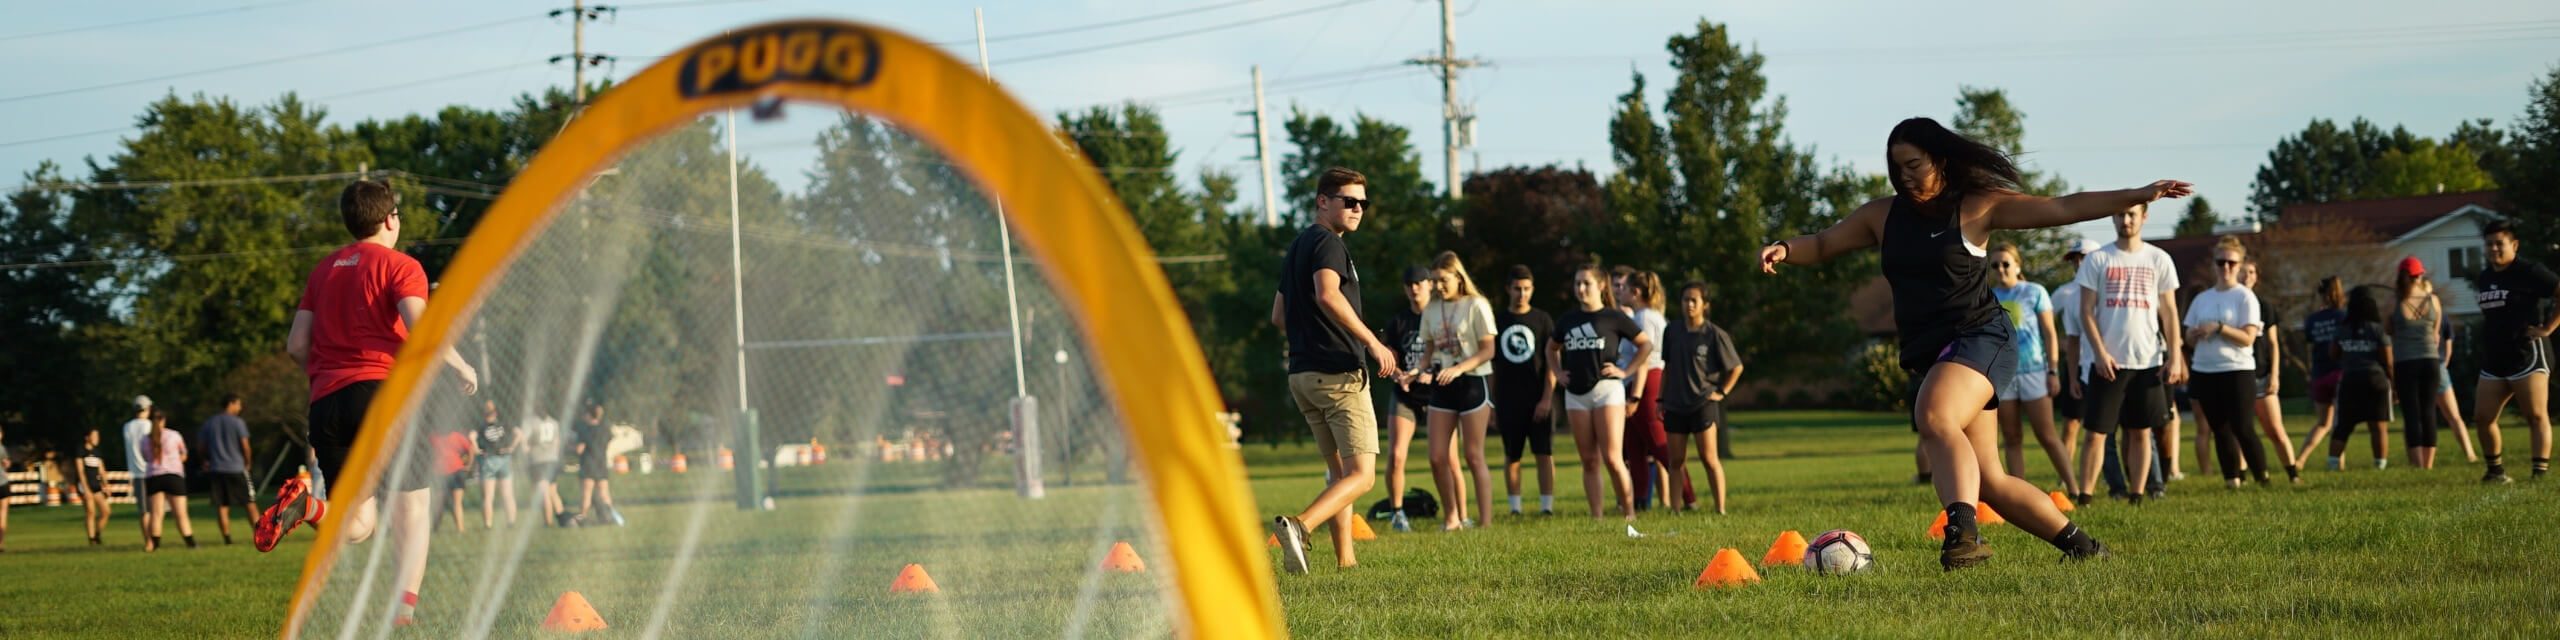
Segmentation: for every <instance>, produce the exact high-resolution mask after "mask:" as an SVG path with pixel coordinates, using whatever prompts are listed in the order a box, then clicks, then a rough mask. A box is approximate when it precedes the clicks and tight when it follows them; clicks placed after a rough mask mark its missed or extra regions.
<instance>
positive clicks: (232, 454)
mask: <svg viewBox="0 0 2560 640" xmlns="http://www.w3.org/2000/svg"><path fill="white" fill-rule="evenodd" d="M196 442H197V443H199V444H202V445H204V473H205V475H206V476H207V478H206V482H205V484H206V489H207V490H209V491H211V492H213V513H214V517H215V520H214V523H215V524H217V525H220V527H221V529H222V543H223V544H231V509H232V507H239V508H240V518H241V519H242V520H251V521H254V520H255V519H256V518H257V505H256V503H254V502H251V501H250V499H249V495H250V493H251V492H250V491H249V457H250V456H249V424H248V423H246V422H241V421H240V394H237V393H232V394H225V395H223V396H222V412H221V413H216V414H213V417H210V418H206V419H205V420H204V425H203V426H200V427H197V428H196Z"/></svg>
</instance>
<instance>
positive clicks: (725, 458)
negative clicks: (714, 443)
mask: <svg viewBox="0 0 2560 640" xmlns="http://www.w3.org/2000/svg"><path fill="white" fill-rule="evenodd" d="M737 467H738V457H737V455H736V454H733V453H730V452H729V448H728V447H721V448H720V470H721V471H728V470H730V469H735V468H737Z"/></svg>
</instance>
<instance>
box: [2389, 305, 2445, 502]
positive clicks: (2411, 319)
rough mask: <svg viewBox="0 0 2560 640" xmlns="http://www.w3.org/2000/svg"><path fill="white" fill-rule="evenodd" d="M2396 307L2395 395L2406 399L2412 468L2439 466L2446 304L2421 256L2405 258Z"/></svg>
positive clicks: (2403, 423)
mask: <svg viewBox="0 0 2560 640" xmlns="http://www.w3.org/2000/svg"><path fill="white" fill-rule="evenodd" d="M2399 271H2400V273H2399V278H2398V280H2399V282H2398V283H2397V286H2395V287H2393V293H2395V294H2397V295H2394V296H2393V297H2392V298H2393V301H2394V304H2393V305H2392V306H2391V312H2390V313H2389V314H2387V315H2386V316H2385V318H2386V319H2387V322H2385V323H2384V324H2385V326H2386V328H2388V329H2389V330H2390V331H2391V357H2392V358H2393V360H2392V362H2391V370H2392V371H2394V372H2397V373H2398V374H2399V375H2398V376H2396V377H2394V378H2392V387H2391V393H2392V395H2393V396H2395V397H2397V398H2399V400H2400V428H2401V432H2400V433H2401V436H2400V441H2401V442H2402V443H2403V444H2404V446H2407V447H2408V448H2409V464H2410V466H2414V467H2417V468H2420V469H2433V468H2435V467H2436V428H2437V424H2438V421H2439V420H2441V419H2442V418H2443V415H2442V414H2441V413H2440V412H2439V411H2438V410H2437V408H2436V399H2437V398H2439V397H2441V396H2442V394H2439V393H2437V392H2436V377H2437V375H2438V374H2439V373H2440V372H2442V371H2443V370H2444V363H2443V360H2442V359H2441V358H2442V355H2443V354H2441V353H2440V352H2438V351H2436V349H2437V347H2440V346H2442V343H2441V341H2440V340H2439V338H2438V336H2439V335H2441V333H2440V332H2439V331H2438V330H2439V329H2441V328H2442V327H2443V324H2444V304H2443V303H2442V302H2439V301H2437V300H2436V288H2435V284H2433V283H2432V282H2430V281H2428V279H2427V265H2426V263H2424V262H2420V261H2419V260H2418V258H2417V257H2416V256H2410V257H2406V258H2402V259H2401V260H2400V269H2399Z"/></svg>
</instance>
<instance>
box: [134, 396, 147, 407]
mask: <svg viewBox="0 0 2560 640" xmlns="http://www.w3.org/2000/svg"><path fill="white" fill-rule="evenodd" d="M133 406H135V407H139V408H143V409H149V408H151V396H134V397H133Z"/></svg>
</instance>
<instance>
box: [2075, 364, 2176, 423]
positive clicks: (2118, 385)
mask: <svg viewBox="0 0 2560 640" xmlns="http://www.w3.org/2000/svg"><path fill="white" fill-rule="evenodd" d="M2080 396H2081V397H2080V399H2081V401H2082V402H2083V404H2082V406H2081V407H2080V426H2083V427H2087V428H2088V430H2089V432H2090V433H2095V434H2098V435H2102V436H2111V435H2115V434H2116V429H2117V428H2119V427H2121V428H2125V429H2149V428H2152V427H2163V426H2168V424H2169V385H2168V384H2166V382H2165V381H2164V380H2163V379H2162V376H2161V375H2160V368H2159V367H2152V368H2149V369H2117V370H2116V379H2114V380H2107V379H2104V378H2100V377H2098V375H2097V372H2095V371H2091V372H2090V373H2089V379H2088V380H2086V381H2084V384H2082V385H2081V388H2080Z"/></svg>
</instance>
